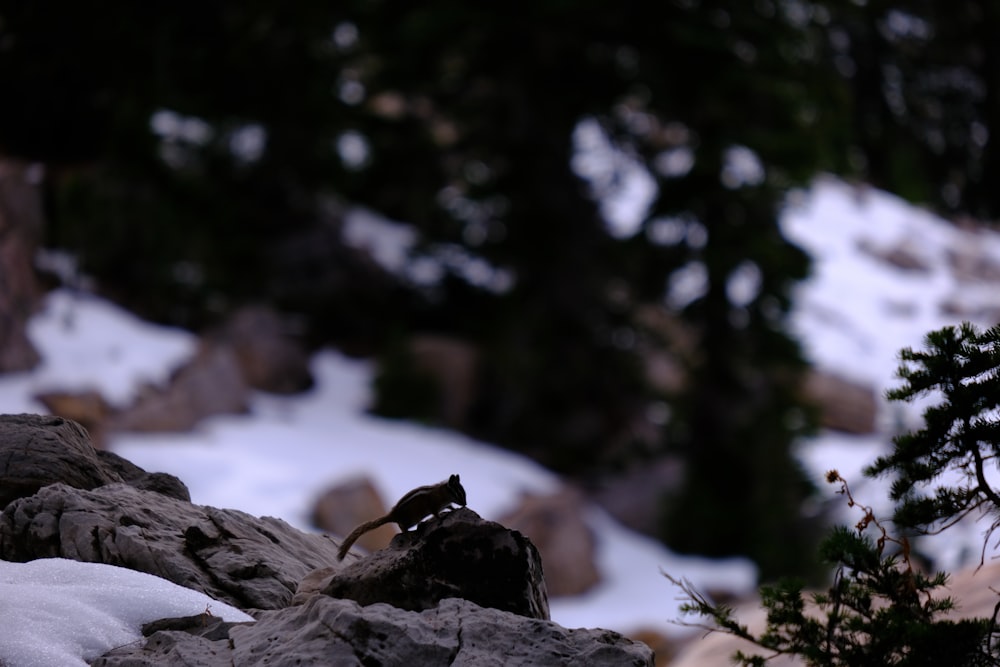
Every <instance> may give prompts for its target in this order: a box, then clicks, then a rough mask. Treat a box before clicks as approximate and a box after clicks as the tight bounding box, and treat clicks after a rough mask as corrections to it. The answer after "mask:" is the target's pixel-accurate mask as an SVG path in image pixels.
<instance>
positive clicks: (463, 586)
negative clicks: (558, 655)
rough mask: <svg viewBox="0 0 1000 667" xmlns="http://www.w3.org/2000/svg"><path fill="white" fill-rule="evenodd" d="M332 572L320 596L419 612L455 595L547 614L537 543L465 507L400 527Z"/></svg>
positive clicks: (524, 613) (527, 613) (528, 613)
mask: <svg viewBox="0 0 1000 667" xmlns="http://www.w3.org/2000/svg"><path fill="white" fill-rule="evenodd" d="M348 562H349V565H347V566H346V567H344V568H343V569H340V570H338V571H336V572H335V573H333V574H332V576H331V577H330V579H329V582H328V583H327V584H326V586H324V587H323V588H322V592H323V593H324V594H325V595H329V596H332V597H335V598H347V599H350V600H355V601H357V602H358V603H360V604H362V605H369V604H374V603H376V602H386V603H389V604H391V605H393V606H395V607H398V608H400V609H409V610H413V611H420V610H424V609H431V608H433V607H435V606H437V605H438V604H439V603H440V602H441V600H444V599H446V598H453V597H460V598H464V599H466V600H470V601H472V602H475V603H476V604H478V605H480V606H482V607H492V608H494V609H500V610H503V611H509V612H512V613H515V614H519V615H521V616H527V617H529V618H540V619H546V620H547V619H548V618H549V600H548V595H547V594H546V592H545V580H544V579H543V576H542V561H541V558H539V556H538V550H537V549H535V547H534V545H533V544H531V542H529V541H528V539H527V538H525V537H524V536H523V535H521V533H518V532H517V531H513V530H509V529H507V528H504V527H503V526H501V525H500V524H498V523H495V522H493V521H486V520H484V519H482V518H481V517H480V516H479V515H478V514H476V513H475V512H473V511H472V510H470V509H468V508H464V507H463V508H461V509H457V510H454V511H452V512H448V513H447V514H444V515H443V516H441V517H440V518H435V519H429V520H427V521H425V522H424V523H422V524H419V525H418V526H417V527H416V529H414V530H412V531H409V532H405V533H400V534H399V535H397V536H396V537H394V538H393V539H392V542H391V543H390V544H389V546H388V547H387V548H386V549H382V550H380V551H376V552H375V553H373V554H372V555H370V556H368V557H366V558H360V559H358V560H355V561H353V562H351V561H348Z"/></svg>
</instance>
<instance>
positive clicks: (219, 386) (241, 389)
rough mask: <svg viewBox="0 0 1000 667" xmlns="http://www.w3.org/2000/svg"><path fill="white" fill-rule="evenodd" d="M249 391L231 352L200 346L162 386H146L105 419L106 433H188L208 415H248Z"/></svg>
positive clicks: (203, 344)
mask: <svg viewBox="0 0 1000 667" xmlns="http://www.w3.org/2000/svg"><path fill="white" fill-rule="evenodd" d="M249 396H250V390H249V387H248V386H247V384H246V382H245V380H244V379H243V372H242V370H241V369H240V365H239V362H238V361H237V359H236V355H235V353H234V352H233V351H232V350H231V349H230V348H228V347H226V346H224V345H216V344H213V343H206V342H202V344H201V346H200V347H199V349H198V352H197V353H196V354H195V356H194V357H193V358H192V359H191V360H190V361H188V362H187V363H185V364H184V365H183V366H181V367H180V368H178V369H177V370H176V371H175V372H174V373H173V375H172V377H171V378H170V382H169V384H168V385H167V386H166V387H152V386H148V387H146V388H145V389H144V390H143V391H142V392H141V393H140V395H139V397H138V398H137V399H136V401H135V402H134V403H133V404H132V405H130V406H129V407H126V408H123V409H121V410H119V411H117V412H116V413H114V414H113V415H111V416H110V417H109V418H108V420H107V421H108V423H107V428H108V430H111V431H143V432H158V431H189V430H191V429H192V428H194V426H195V424H197V423H198V422H199V421H201V420H202V419H204V418H205V417H210V416H212V415H218V414H242V413H245V412H247V410H248V409H249V408H248V405H249V403H248V401H249Z"/></svg>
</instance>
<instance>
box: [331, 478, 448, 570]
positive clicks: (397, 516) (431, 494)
mask: <svg viewBox="0 0 1000 667" xmlns="http://www.w3.org/2000/svg"><path fill="white" fill-rule="evenodd" d="M452 503H454V504H456V505H461V506H462V507H465V489H463V488H462V484H461V482H460V481H459V479H458V475H452V476H451V477H449V478H448V481H446V482H438V483H437V484H431V485H429V486H420V487H417V488H416V489H413V490H412V491H410V492H409V493H407V494H406V495H405V496H403V497H402V498H400V499H399V502H397V503H396V504H395V505H393V507H392V509H391V510H389V513H388V514H386V515H385V516H383V517H379V518H378V519H375V520H373V521H368V522H365V523H363V524H361V525H360V526H358V527H357V528H355V529H354V530H352V531H351V534H350V535H348V536H347V537H346V538H345V539H344V541H343V542H342V543H341V544H340V550H339V551H337V560H344V556H345V555H347V550H348V549H350V548H351V545H352V544H354V542H355V541H356V540H357V539H358V538H359V537H361V536H362V535H364V534H365V533H367V532H368V531H369V530H374V529H376V528H378V527H379V526H381V525H382V524H386V523H396V524H399V528H400V530H403V531H406V530H409V529H410V528H412V527H413V526H415V525H417V524H418V523H420V520H421V519H423V518H424V517H425V516H427V515H428V514H433V515H434V516H437V515H438V514H439V513H440V512H441V510H443V509H445V508H446V507H448V506H449V505H451V504H452Z"/></svg>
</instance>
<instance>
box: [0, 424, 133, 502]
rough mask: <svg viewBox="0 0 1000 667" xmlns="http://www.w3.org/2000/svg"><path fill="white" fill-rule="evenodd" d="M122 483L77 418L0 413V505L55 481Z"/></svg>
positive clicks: (91, 485)
mask: <svg viewBox="0 0 1000 667" xmlns="http://www.w3.org/2000/svg"><path fill="white" fill-rule="evenodd" d="M121 481H122V478H121V476H119V475H118V474H116V473H115V472H114V471H113V470H111V469H109V468H108V466H106V465H105V464H104V463H102V462H101V459H100V458H98V456H97V451H96V450H95V449H94V447H93V445H92V444H91V442H90V437H89V436H88V435H87V431H86V429H84V428H83V427H82V426H80V425H79V424H77V423H76V422H73V421H70V420H68V419H63V418H62V417H49V416H42V415H0V507H5V506H7V504H8V503H10V502H12V501H14V500H15V499H17V498H23V497H26V496H30V495H32V494H34V493H35V492H36V491H38V490H39V489H41V488H42V487H44V486H46V485H48V484H54V483H56V482H61V483H63V484H66V485H68V486H71V487H76V488H79V489H94V488H97V487H99V486H102V485H104V484H110V483H112V482H121Z"/></svg>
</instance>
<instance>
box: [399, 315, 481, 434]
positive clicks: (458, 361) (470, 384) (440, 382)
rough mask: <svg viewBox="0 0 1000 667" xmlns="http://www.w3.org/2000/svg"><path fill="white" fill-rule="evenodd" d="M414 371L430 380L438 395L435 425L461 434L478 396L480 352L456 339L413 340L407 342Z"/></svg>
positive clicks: (418, 337) (430, 337)
mask: <svg viewBox="0 0 1000 667" xmlns="http://www.w3.org/2000/svg"><path fill="white" fill-rule="evenodd" d="M410 353H411V354H412V355H413V365H414V368H415V369H416V370H417V371H418V372H421V373H425V374H427V375H428V376H429V377H431V378H432V379H433V380H434V382H435V384H436V386H437V389H438V391H439V394H438V396H439V400H440V403H439V405H438V406H437V410H436V412H437V414H435V415H434V418H435V421H439V422H440V423H442V424H445V425H446V426H449V427H451V428H454V429H457V430H462V429H463V428H464V427H465V426H466V425H467V421H468V420H467V417H468V414H469V409H470V408H471V406H472V403H473V401H474V399H475V397H476V394H477V386H476V385H477V374H478V367H479V351H478V348H477V347H476V346H475V345H472V344H471V343H468V342H466V341H463V340H460V339H458V338H451V337H448V336H433V335H429V334H425V335H420V336H414V337H413V340H412V341H410Z"/></svg>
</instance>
